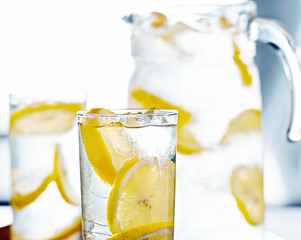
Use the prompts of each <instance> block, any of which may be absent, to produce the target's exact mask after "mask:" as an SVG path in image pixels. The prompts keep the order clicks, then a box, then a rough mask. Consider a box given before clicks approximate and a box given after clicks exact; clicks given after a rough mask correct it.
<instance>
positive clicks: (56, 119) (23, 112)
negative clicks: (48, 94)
mask: <svg viewBox="0 0 301 240" xmlns="http://www.w3.org/2000/svg"><path fill="white" fill-rule="evenodd" d="M82 109H84V105H83V104H75V103H74V104H73V103H61V102H53V103H48V102H40V103H35V104H32V105H28V106H26V107H24V108H21V109H16V110H14V111H13V112H12V114H11V116H10V134H54V133H61V132H66V131H68V130H70V129H71V128H72V126H73V123H74V119H75V117H76V112H77V111H79V110H82Z"/></svg>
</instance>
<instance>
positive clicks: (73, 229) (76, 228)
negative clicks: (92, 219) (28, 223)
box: [49, 217, 82, 240]
mask: <svg viewBox="0 0 301 240" xmlns="http://www.w3.org/2000/svg"><path fill="white" fill-rule="evenodd" d="M81 230H82V219H81V217H79V218H78V219H76V221H75V222H74V223H73V224H72V225H71V226H70V227H68V228H66V229H64V230H63V231H61V232H59V233H58V234H56V235H55V236H53V237H51V238H49V240H50V239H68V238H70V237H71V236H72V235H74V234H76V233H79V232H81Z"/></svg>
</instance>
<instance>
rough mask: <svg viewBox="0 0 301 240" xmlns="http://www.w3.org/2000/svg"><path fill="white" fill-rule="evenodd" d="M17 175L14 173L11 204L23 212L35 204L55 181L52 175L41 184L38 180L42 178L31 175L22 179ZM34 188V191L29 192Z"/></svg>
mask: <svg viewBox="0 0 301 240" xmlns="http://www.w3.org/2000/svg"><path fill="white" fill-rule="evenodd" d="M17 175H18V174H17V172H16V171H13V191H12V198H11V200H10V204H11V206H12V208H13V209H15V210H21V209H23V208H24V207H26V206H28V205H29V204H31V203H32V202H34V201H35V200H36V199H37V198H38V197H39V196H40V195H41V194H42V193H43V192H44V190H45V189H46V188H47V186H48V185H49V183H50V182H51V181H52V180H53V176H52V174H50V175H48V176H47V177H46V178H44V179H43V180H42V182H40V183H39V182H38V180H37V179H40V177H39V176H36V175H35V174H32V173H29V174H26V175H23V176H21V177H20V176H17ZM36 183H38V185H37V184H36ZM32 188H34V190H33V191H31V190H29V189H32ZM25 191H26V192H27V193H26V192H25Z"/></svg>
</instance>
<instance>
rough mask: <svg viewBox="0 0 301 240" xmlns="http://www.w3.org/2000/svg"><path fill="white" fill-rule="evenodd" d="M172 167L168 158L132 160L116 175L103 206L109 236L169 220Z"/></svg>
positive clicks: (172, 211)
mask: <svg viewBox="0 0 301 240" xmlns="http://www.w3.org/2000/svg"><path fill="white" fill-rule="evenodd" d="M174 184H175V165H174V163H173V162H172V161H170V160H168V159H164V160H162V159H160V160H159V159H157V158H146V157H144V158H143V159H141V158H138V157H135V158H133V159H132V160H129V161H128V162H127V163H126V164H125V165H124V166H123V167H122V168H121V169H120V171H119V172H118V174H117V176H116V179H115V181H114V185H113V188H112V190H111V192H110V195H109V199H108V205H107V221H108V225H109V228H110V230H111V232H112V233H113V234H116V233H118V232H121V231H125V230H128V229H131V228H133V227H137V226H141V225H144V224H149V223H153V222H160V221H173V216H174V187H175V185H174Z"/></svg>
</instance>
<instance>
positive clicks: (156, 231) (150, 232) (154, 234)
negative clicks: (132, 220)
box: [108, 221, 173, 240]
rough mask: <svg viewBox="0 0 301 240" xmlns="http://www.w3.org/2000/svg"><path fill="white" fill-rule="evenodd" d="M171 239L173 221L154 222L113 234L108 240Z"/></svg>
mask: <svg viewBox="0 0 301 240" xmlns="http://www.w3.org/2000/svg"><path fill="white" fill-rule="evenodd" d="M120 239H128V240H138V239H139V240H173V222H172V221H169V222H155V223H149V224H145V225H141V226H138V227H134V228H131V229H128V230H125V231H122V232H120V233H117V234H115V235H114V236H113V237H110V238H108V240H120Z"/></svg>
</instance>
